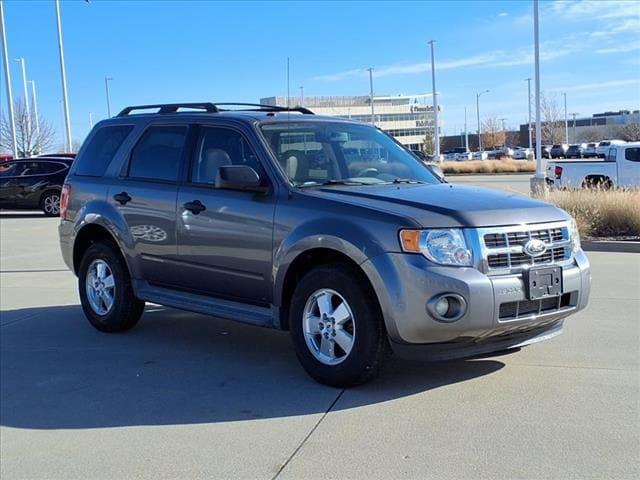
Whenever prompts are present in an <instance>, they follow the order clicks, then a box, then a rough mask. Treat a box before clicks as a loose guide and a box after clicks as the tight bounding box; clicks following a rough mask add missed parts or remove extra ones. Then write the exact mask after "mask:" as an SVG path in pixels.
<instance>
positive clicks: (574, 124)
mask: <svg viewBox="0 0 640 480" xmlns="http://www.w3.org/2000/svg"><path fill="white" fill-rule="evenodd" d="M578 115H580V114H579V113H578V112H574V113H572V114H571V116H572V117H573V143H575V142H576V117H577V116H578Z"/></svg>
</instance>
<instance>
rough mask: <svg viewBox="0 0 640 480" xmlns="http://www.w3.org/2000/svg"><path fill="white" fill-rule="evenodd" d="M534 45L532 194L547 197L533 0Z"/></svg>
mask: <svg viewBox="0 0 640 480" xmlns="http://www.w3.org/2000/svg"><path fill="white" fill-rule="evenodd" d="M533 45H534V59H535V61H534V63H535V79H536V80H535V82H536V174H535V175H534V176H533V177H532V178H531V193H532V194H533V195H534V196H538V195H545V194H546V191H547V185H546V180H545V173H544V160H543V158H542V122H541V118H540V28H539V25H538V0H533Z"/></svg>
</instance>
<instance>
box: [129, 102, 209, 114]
mask: <svg viewBox="0 0 640 480" xmlns="http://www.w3.org/2000/svg"><path fill="white" fill-rule="evenodd" d="M151 108H157V109H158V112H157V113H175V112H177V111H178V109H180V108H193V109H198V110H204V111H206V112H207V113H217V112H219V110H218V108H217V107H216V106H215V105H214V104H213V103H210V102H204V103H158V104H154V105H132V106H130V107H126V108H124V109H123V110H122V111H121V112H120V113H119V114H118V115H117V116H118V117H126V116H127V115H129V114H130V113H131V112H133V111H134V110H149V109H151Z"/></svg>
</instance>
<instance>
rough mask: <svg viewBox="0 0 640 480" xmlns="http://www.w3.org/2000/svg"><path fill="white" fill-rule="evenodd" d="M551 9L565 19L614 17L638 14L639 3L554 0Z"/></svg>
mask: <svg viewBox="0 0 640 480" xmlns="http://www.w3.org/2000/svg"><path fill="white" fill-rule="evenodd" d="M551 11H552V13H553V14H554V15H559V16H562V17H564V18H565V19H567V20H574V21H584V19H585V17H587V18H600V19H614V18H626V17H633V16H640V3H639V2H636V1H635V0H607V1H603V0H556V1H555V2H553V3H552V4H551Z"/></svg>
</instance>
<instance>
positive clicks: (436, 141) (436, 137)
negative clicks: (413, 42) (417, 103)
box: [429, 40, 440, 160]
mask: <svg viewBox="0 0 640 480" xmlns="http://www.w3.org/2000/svg"><path fill="white" fill-rule="evenodd" d="M435 43H436V42H435V40H430V41H429V45H430V46H431V87H432V89H433V90H432V91H433V131H434V135H433V140H434V146H435V148H434V155H435V157H436V158H437V159H438V160H440V128H439V124H438V97H437V95H436V61H435V56H434V52H433V48H434V46H433V45H434V44H435Z"/></svg>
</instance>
